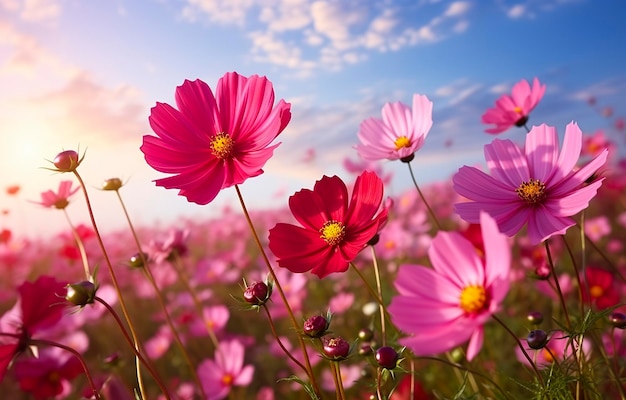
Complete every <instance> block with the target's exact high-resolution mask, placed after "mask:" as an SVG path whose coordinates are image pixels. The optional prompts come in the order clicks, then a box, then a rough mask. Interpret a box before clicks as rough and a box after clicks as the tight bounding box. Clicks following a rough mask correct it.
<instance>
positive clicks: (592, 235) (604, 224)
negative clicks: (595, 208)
mask: <svg viewBox="0 0 626 400" xmlns="http://www.w3.org/2000/svg"><path fill="white" fill-rule="evenodd" d="M610 233H611V223H610V222H609V219H608V218H607V217H606V216H604V215H600V216H599V217H595V218H591V219H588V220H587V222H586V223H585V234H586V235H587V236H588V237H589V240H591V241H593V242H597V241H598V240H600V239H602V238H603V237H605V236H606V235H609V234H610Z"/></svg>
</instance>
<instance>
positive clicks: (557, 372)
mask: <svg viewBox="0 0 626 400" xmlns="http://www.w3.org/2000/svg"><path fill="white" fill-rule="evenodd" d="M545 88H546V86H545V85H543V84H542V83H540V82H539V81H538V80H537V79H535V80H534V81H533V82H532V85H531V83H529V82H527V81H525V80H524V81H521V82H520V83H518V84H517V85H515V86H514V87H513V88H512V92H511V94H510V95H505V96H503V97H501V98H500V99H497V100H496V99H494V101H495V106H494V108H492V109H490V110H487V111H486V112H485V114H484V115H483V119H482V120H483V122H484V123H485V124H487V125H495V127H487V133H488V134H492V135H494V140H493V141H492V142H491V143H490V144H488V145H486V146H485V150H484V152H485V163H484V165H482V166H480V167H477V166H463V165H459V166H458V167H459V170H458V172H457V173H456V174H454V176H452V177H450V179H449V180H446V181H442V182H436V183H430V184H427V185H420V184H419V182H417V181H416V180H415V177H414V173H413V170H412V166H411V165H412V164H411V162H412V161H413V159H414V158H416V157H419V150H420V148H421V147H422V146H423V144H424V143H425V141H427V140H428V133H429V130H430V129H431V126H432V125H433V121H432V107H433V104H432V102H430V100H428V98H427V97H426V96H424V95H415V96H414V97H413V104H411V105H405V104H402V103H399V102H396V103H388V104H387V105H385V107H384V108H383V110H382V115H381V116H382V118H381V117H379V116H372V118H370V119H367V120H365V121H364V122H363V123H362V125H361V127H360V129H358V132H359V133H358V135H356V136H355V143H356V142H357V141H358V142H359V144H358V145H356V146H355V152H356V153H358V154H359V155H360V156H361V158H362V159H363V160H364V165H365V163H368V165H369V166H376V165H377V164H376V163H378V162H380V161H384V160H387V161H388V162H394V163H403V164H406V166H407V172H406V175H405V176H394V177H392V178H390V177H383V176H382V175H383V174H382V173H381V171H380V170H376V168H373V169H371V168H370V169H369V170H365V168H359V167H358V166H357V167H353V168H351V170H350V171H347V172H346V173H345V175H344V176H341V177H340V176H332V177H331V176H322V177H319V179H318V180H317V181H315V182H311V183H310V185H308V186H307V187H305V188H302V190H300V191H298V192H296V193H295V194H293V195H291V196H290V198H289V201H288V204H289V207H287V208H285V209H273V210H263V211H258V210H255V209H254V203H253V202H251V201H250V200H249V199H246V198H244V196H242V195H241V192H240V190H239V186H240V185H245V182H246V181H247V180H248V179H253V178H254V177H255V176H258V175H260V174H262V173H263V169H262V168H263V166H264V164H265V163H266V162H267V161H268V160H269V159H270V158H271V157H272V155H273V153H274V152H279V151H280V147H279V144H278V142H276V141H275V140H277V139H279V138H280V135H281V134H282V135H286V134H288V131H287V127H288V124H289V122H290V119H291V105H290V104H289V103H287V102H285V101H284V100H276V98H275V94H274V88H273V86H272V83H271V82H270V81H269V80H268V79H267V78H265V77H258V76H251V77H244V76H241V75H239V74H237V73H234V72H233V73H228V74H226V75H224V77H223V78H222V79H220V81H219V82H218V84H217V86H215V89H211V87H210V86H209V85H208V84H206V83H204V82H202V81H199V80H197V81H193V82H191V81H185V83H183V85H181V86H179V87H178V88H177V89H176V104H175V105H168V104H165V103H157V105H156V106H155V107H154V108H153V109H152V113H151V115H150V119H149V120H150V124H151V127H152V129H153V131H154V134H150V135H146V136H144V138H143V143H142V144H138V151H141V152H142V153H143V154H144V156H145V160H146V162H147V163H148V164H149V165H150V166H151V167H152V168H154V169H155V170H157V171H159V172H161V173H164V174H168V175H167V176H165V177H163V178H162V179H158V180H156V182H155V183H156V184H157V185H158V186H162V187H164V188H165V189H175V190H177V191H178V193H179V194H180V195H181V196H184V197H185V198H186V199H187V200H188V201H189V202H192V203H197V204H199V205H203V206H206V207H210V206H211V205H210V204H209V203H211V201H212V200H213V199H214V198H215V196H216V195H217V194H218V193H219V192H220V191H221V190H235V191H236V192H237V194H238V197H239V199H240V206H239V207H235V206H233V207H231V208H226V209H223V210H221V213H220V216H219V217H217V218H212V219H206V220H190V219H180V220H179V221H177V222H176V223H175V224H173V225H172V226H170V227H159V228H154V227H150V226H136V225H134V224H133V216H132V215H127V214H123V213H122V214H121V215H120V218H124V219H127V220H128V228H127V229H123V230H120V231H116V232H101V231H100V230H99V227H98V226H97V224H95V223H93V224H91V225H89V224H79V225H74V224H73V223H72V221H71V220H70V219H69V216H68V219H67V221H68V224H67V229H66V230H65V231H64V233H63V234H61V235H59V237H55V238H51V239H50V240H45V241H43V240H41V241H34V240H31V239H28V238H22V237H18V236H16V235H13V234H12V232H11V227H10V226H6V227H2V226H0V268H2V271H3V272H2V279H0V286H1V287H0V289H1V290H0V315H1V316H0V393H2V396H1V397H2V398H6V399H15V400H20V399H33V398H34V399H53V398H54V399H79V398H87V399H112V400H124V399H216V400H217V399H233V400H235V399H259V400H270V399H335V398H336V399H364V400H365V399H378V400H382V399H391V400H401V399H452V398H475V399H613V398H615V399H626V386H625V385H624V383H622V381H623V380H625V379H626V372H625V369H626V362H625V361H624V357H623V356H624V355H626V341H625V340H626V339H625V338H623V332H624V329H625V328H626V308H624V298H625V295H626V251H625V250H624V246H625V245H626V239H625V238H626V195H625V194H624V189H625V188H626V178H625V177H626V159H623V158H620V157H621V156H620V154H619V151H618V149H619V148H620V147H622V146H623V144H624V143H612V142H609V141H608V140H606V139H605V138H604V137H603V136H601V135H598V134H595V135H591V134H587V133H585V132H587V131H588V130H589V129H590V128H593V127H582V126H579V125H578V124H576V123H575V122H572V123H570V124H568V125H567V126H565V127H551V126H548V125H545V124H542V123H541V121H532V116H531V113H532V111H533V109H534V108H535V107H540V106H541V103H540V101H541V99H542V97H543V95H544V93H545ZM572 117H575V116H572ZM574 120H575V118H574ZM529 121H532V122H533V123H534V125H532V126H531V125H530V124H529ZM435 123H436V122H435ZM357 128H358V127H355V131H356V130H357ZM509 129H515V130H516V131H517V132H518V133H519V136H517V137H516V140H510V139H500V138H498V137H497V136H495V135H498V134H500V133H502V132H504V131H506V130H509ZM617 129H618V130H619V129H620V128H619V127H617ZM621 132H622V133H624V132H623V126H622V127H621ZM622 139H624V138H623V137H622ZM83 157H88V155H85V154H80V153H79V152H77V151H73V150H66V151H63V152H61V153H59V154H58V155H57V156H56V157H55V158H54V160H53V163H52V165H51V166H50V168H51V169H52V170H54V171H57V172H59V173H63V174H64V177H67V180H64V181H63V182H61V184H60V186H59V187H58V188H54V189H50V188H42V195H41V199H40V201H39V202H38V203H39V206H42V207H47V208H50V212H51V213H52V212H63V213H65V211H66V208H67V207H71V206H72V204H73V203H75V202H81V201H87V203H89V194H90V192H91V191H93V190H94V189H93V187H92V186H87V185H85V182H84V181H89V177H87V176H82V175H81V174H80V170H81V168H80V164H81V162H82V161H83ZM411 178H413V183H414V186H413V187H411V188H410V189H409V190H406V191H405V192H403V193H401V194H400V195H398V196H395V197H393V198H391V197H387V195H386V194H385V186H386V185H387V184H388V182H389V179H411ZM100 189H101V190H106V191H111V192H112V197H111V198H112V201H120V202H121V203H122V205H123V204H124V185H123V184H122V182H121V181H120V180H119V179H117V178H112V179H109V180H107V181H106V182H104V183H102V185H101V187H100ZM6 192H7V195H8V196H17V195H18V194H19V187H10V188H7V189H6ZM115 195H117V196H115ZM116 197H117V198H116ZM122 209H123V210H125V208H122ZM10 211H11V210H10V209H9V210H7V212H10ZM90 211H92V210H91V209H90ZM66 216H67V214H66ZM92 220H93V217H92Z"/></svg>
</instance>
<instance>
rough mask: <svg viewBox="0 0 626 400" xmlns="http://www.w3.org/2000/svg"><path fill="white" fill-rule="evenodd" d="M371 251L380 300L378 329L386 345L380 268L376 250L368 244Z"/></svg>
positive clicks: (385, 313) (385, 314)
mask: <svg viewBox="0 0 626 400" xmlns="http://www.w3.org/2000/svg"><path fill="white" fill-rule="evenodd" d="M370 249H371V251H372V260H373V264H374V276H375V277H376V290H377V291H378V298H379V299H380V302H379V303H378V309H379V312H380V331H381V337H382V344H383V346H387V328H386V324H385V321H386V319H387V318H386V317H387V312H386V311H385V301H384V300H383V291H382V286H381V284H380V270H379V268H378V260H377V259H376V251H375V250H374V246H370Z"/></svg>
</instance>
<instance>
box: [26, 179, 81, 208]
mask: <svg viewBox="0 0 626 400" xmlns="http://www.w3.org/2000/svg"><path fill="white" fill-rule="evenodd" d="M78 189H79V188H78V187H76V188H74V189H72V181H61V182H60V183H59V188H58V189H57V191H56V192H54V191H52V190H46V191H45V192H42V193H41V201H40V202H35V203H36V204H40V205H42V206H44V207H47V208H52V207H54V208H56V209H58V210H62V209H64V208H65V207H67V205H68V204H70V202H69V198H70V197H71V196H72V195H73V194H74V193H76V192H77V191H78Z"/></svg>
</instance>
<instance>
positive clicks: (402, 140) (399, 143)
mask: <svg viewBox="0 0 626 400" xmlns="http://www.w3.org/2000/svg"><path fill="white" fill-rule="evenodd" d="M393 144H395V145H396V150H400V149H401V148H403V147H411V141H410V140H409V138H407V137H406V136H400V137H399V138H397V139H396V140H395V141H394V142H393Z"/></svg>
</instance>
